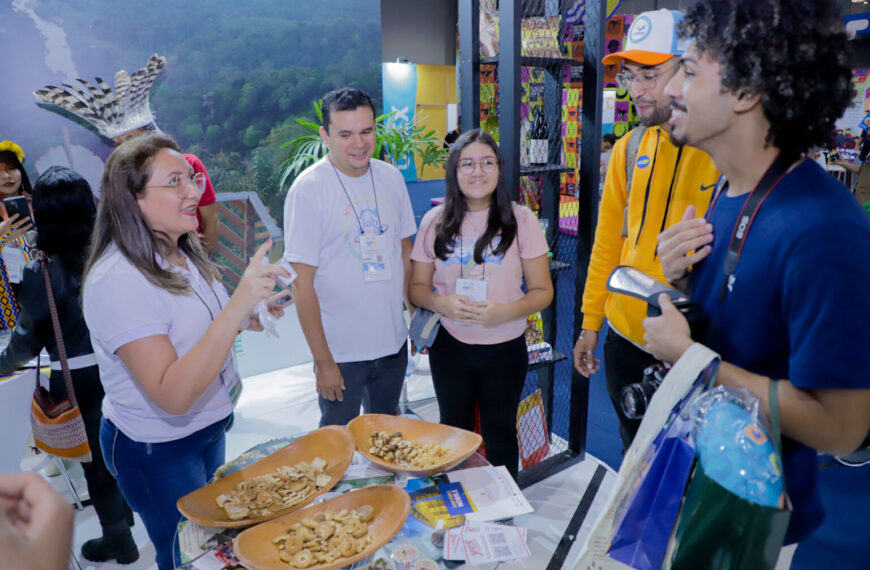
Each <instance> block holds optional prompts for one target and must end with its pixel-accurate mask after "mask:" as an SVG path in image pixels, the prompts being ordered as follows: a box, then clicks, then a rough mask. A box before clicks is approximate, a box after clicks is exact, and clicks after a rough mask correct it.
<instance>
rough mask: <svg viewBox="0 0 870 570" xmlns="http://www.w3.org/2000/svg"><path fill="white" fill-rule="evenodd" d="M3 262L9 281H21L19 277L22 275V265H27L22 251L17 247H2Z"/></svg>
mask: <svg viewBox="0 0 870 570" xmlns="http://www.w3.org/2000/svg"><path fill="white" fill-rule="evenodd" d="M3 263H5V264H6V274H7V275H8V276H9V281H11V282H12V283H21V279H22V278H23V277H24V266H25V265H27V260H26V259H25V257H24V252H23V251H21V250H20V249H18V248H17V247H12V246H6V247H4V248H3Z"/></svg>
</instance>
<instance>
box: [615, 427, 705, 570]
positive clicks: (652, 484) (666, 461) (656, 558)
mask: <svg viewBox="0 0 870 570" xmlns="http://www.w3.org/2000/svg"><path fill="white" fill-rule="evenodd" d="M694 459H695V448H694V446H693V445H692V444H691V443H690V442H689V440H687V439H686V438H683V437H673V436H670V437H664V438H662V440H661V442H660V445H659V446H658V447H657V448H656V449H655V451H654V456H653V457H652V458H651V462H650V464H649V468H648V469H647V471H646V473H645V474H644V475H642V476H641V477H642V478H641V480H640V484H639V485H638V487H637V488H636V490H635V491H634V493H633V494H632V495H630V496H629V497H630V498H629V500H628V503H627V505H626V507H625V511H624V514H623V516H622V518H621V520H620V519H617V520H618V521H619V522H618V523H617V524H616V526H615V531H614V534H613V538H612V539H611V541H610V548H609V550H608V552H607V556H609V557H610V558H613V559H614V560H618V561H620V562H622V563H623V564H627V565H629V566H631V567H632V568H637V569H638V570H656V569H658V568H661V564H662V560H663V559H664V557H665V551H666V550H667V548H668V540H669V539H670V536H671V530H672V529H673V528H674V522H675V521H676V520H677V514H679V512H680V503H681V502H682V500H683V493H684V492H685V489H686V484H687V483H688V481H689V474H690V473H691V471H692V464H693V462H694Z"/></svg>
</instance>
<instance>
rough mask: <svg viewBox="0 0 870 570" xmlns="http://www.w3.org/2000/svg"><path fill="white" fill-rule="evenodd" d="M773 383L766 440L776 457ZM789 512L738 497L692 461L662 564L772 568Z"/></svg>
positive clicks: (724, 569) (718, 569)
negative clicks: (668, 554) (678, 514)
mask: <svg viewBox="0 0 870 570" xmlns="http://www.w3.org/2000/svg"><path fill="white" fill-rule="evenodd" d="M776 385H777V383H776V381H774V380H772V381H771V383H770V423H771V432H772V434H771V436H772V437H771V439H772V441H773V444H774V445H775V446H776V450H777V453H779V455H780V457H782V440H781V436H780V425H779V398H778V390H777V389H776ZM780 465H782V461H780ZM784 477H785V475H784V474H783V478H784ZM790 517H791V509H789V508H784V509H778V508H771V507H765V506H762V505H759V504H756V503H753V502H751V501H747V500H746V499H744V498H742V497H738V496H737V495H735V494H734V493H732V492H731V491H728V490H727V489H725V488H724V487H722V486H721V485H719V484H718V483H716V482H715V481H713V480H712V479H711V478H709V477H708V476H707V475H706V474H705V473H704V470H703V468H702V467H701V463H700V462H699V461H696V462H695V470H694V472H693V474H692V477H691V479H690V481H689V485H688V487H687V488H686V495H685V499H684V502H683V506H682V509H681V510H680V516H679V519H678V520H677V524H676V528H675V531H674V535H673V538H672V540H671V545H670V546H671V548H669V551H670V556H669V557H666V562H665V565H664V567H665V568H671V569H674V570H698V569H699V568H704V569H705V570H732V569H742V568H753V569H754V570H755V569H757V570H763V569H771V570H772V569H773V568H774V566H775V565H776V560H777V557H778V556H779V551H780V549H781V548H782V543H783V540H784V539H785V531H786V529H787V528H788V521H789V518H790Z"/></svg>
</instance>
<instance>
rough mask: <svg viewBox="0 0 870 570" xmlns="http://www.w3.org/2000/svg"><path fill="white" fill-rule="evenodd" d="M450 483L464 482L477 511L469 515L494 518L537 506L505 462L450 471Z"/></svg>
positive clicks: (469, 517)
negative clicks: (524, 493) (503, 463)
mask: <svg viewBox="0 0 870 570" xmlns="http://www.w3.org/2000/svg"><path fill="white" fill-rule="evenodd" d="M447 478H448V479H449V480H450V482H451V483H461V484H462V488H463V489H465V493H466V495H467V496H468V499H469V500H470V501H471V502H472V504H473V505H474V508H475V512H472V513H468V514H467V515H465V516H466V518H467V519H468V520H474V521H493V520H498V519H505V518H509V517H515V516H517V515H522V514H525V513H530V512H532V511H533V510H534V509H532V506H531V505H530V504H529V502H528V501H527V500H526V497H525V496H524V495H523V492H522V491H520V488H519V487H518V486H517V484H516V482H515V481H514V480H513V477H511V476H510V473H508V470H507V468H506V467H505V466H504V465H501V466H499V467H493V466H486V467H472V468H470V469H461V470H459V471H453V472H451V473H448V474H447Z"/></svg>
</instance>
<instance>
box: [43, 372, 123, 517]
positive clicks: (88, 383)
mask: <svg viewBox="0 0 870 570" xmlns="http://www.w3.org/2000/svg"><path fill="white" fill-rule="evenodd" d="M70 375H71V376H72V382H73V389H74V390H75V393H76V400H78V404H79V408H81V411H82V419H83V420H84V422H85V431H86V432H87V434H88V444H89V445H90V446H91V457H92V460H91V462H90V463H82V469H83V470H84V472H85V481H86V482H87V484H88V494H89V495H90V496H91V501H93V504H94V510H95V511H97V518H99V520H100V526H102V527H103V528H107V527H109V528H117V527H118V526H121V527H123V525H121V523H122V522H125V521H127V520H128V517H132V516H133V511H132V510H131V509H130V506H129V505H128V504H127V501H125V500H124V496H123V495H122V494H121V489H119V488H118V482H117V481H116V480H115V478H114V477H112V474H111V473H109V471H108V469H106V464H105V462H104V461H103V452H102V451H101V450H100V420H101V419H102V417H103V411H102V405H103V396H105V392H103V385H102V384H101V383H100V372H99V368H98V367H97V366H89V367H87V368H81V369H78V370H71V371H70ZM49 383H50V392H51V396H52V398H53V399H55V400H64V399H66V397H67V396H66V387H65V386H64V381H63V372H61V371H60V370H52V371H51V376H50V377H49Z"/></svg>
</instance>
